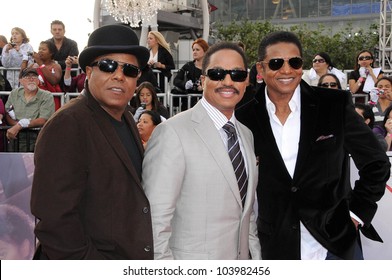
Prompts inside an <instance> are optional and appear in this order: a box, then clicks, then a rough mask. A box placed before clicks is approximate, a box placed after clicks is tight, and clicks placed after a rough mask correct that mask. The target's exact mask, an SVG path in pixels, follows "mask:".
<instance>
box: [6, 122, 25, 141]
mask: <svg viewBox="0 0 392 280" xmlns="http://www.w3.org/2000/svg"><path fill="white" fill-rule="evenodd" d="M21 129H22V126H21V125H20V124H19V123H17V124H16V125H14V126H13V127H11V128H10V129H8V130H7V139H8V140H15V139H16V136H17V135H18V133H19V131H20V130H21Z"/></svg>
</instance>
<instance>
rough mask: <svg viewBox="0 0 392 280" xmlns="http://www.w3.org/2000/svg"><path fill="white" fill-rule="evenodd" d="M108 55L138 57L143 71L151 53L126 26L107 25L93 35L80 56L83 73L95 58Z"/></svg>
mask: <svg viewBox="0 0 392 280" xmlns="http://www.w3.org/2000/svg"><path fill="white" fill-rule="evenodd" d="M108 53H129V54H133V55H134V56H136V58H137V60H138V61H139V68H140V69H143V68H144V67H145V66H146V64H147V61H148V59H149V58H150V52H149V51H148V49H147V48H146V47H143V46H140V45H139V39H138V37H137V35H136V33H135V32H134V31H133V30H132V29H131V28H130V27H127V26H124V25H117V24H113V25H105V26H102V27H100V28H98V29H96V30H94V31H93V33H91V35H90V37H89V38H88V43H87V47H86V48H85V49H84V50H83V51H82V52H81V53H80V55H79V65H80V67H81V68H82V70H83V71H86V66H89V65H91V63H92V62H93V61H94V59H95V58H97V57H98V56H101V55H104V54H108Z"/></svg>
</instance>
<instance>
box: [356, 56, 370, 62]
mask: <svg viewBox="0 0 392 280" xmlns="http://www.w3.org/2000/svg"><path fill="white" fill-rule="evenodd" d="M371 59H373V57H371V56H369V55H367V56H360V57H358V60H361V61H362V60H371Z"/></svg>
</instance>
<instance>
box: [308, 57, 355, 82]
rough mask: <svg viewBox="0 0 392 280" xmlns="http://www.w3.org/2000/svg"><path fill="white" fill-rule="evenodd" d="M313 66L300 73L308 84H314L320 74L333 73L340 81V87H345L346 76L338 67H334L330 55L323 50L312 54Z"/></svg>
mask: <svg viewBox="0 0 392 280" xmlns="http://www.w3.org/2000/svg"><path fill="white" fill-rule="evenodd" d="M312 62H313V67H312V68H311V69H310V70H309V71H308V72H306V73H304V74H303V75H302V79H303V80H305V81H306V82H307V83H308V84H309V85H311V86H316V85H317V84H318V82H319V79H320V77H321V76H322V75H325V74H328V73H330V74H334V75H335V76H336V77H337V78H338V79H339V82H340V85H341V88H343V89H346V86H347V78H346V74H344V73H343V72H342V71H340V70H339V69H336V68H335V67H334V65H333V63H332V60H331V57H330V56H329V55H328V54H327V53H325V52H319V53H317V54H316V55H315V56H314V59H313V61H312Z"/></svg>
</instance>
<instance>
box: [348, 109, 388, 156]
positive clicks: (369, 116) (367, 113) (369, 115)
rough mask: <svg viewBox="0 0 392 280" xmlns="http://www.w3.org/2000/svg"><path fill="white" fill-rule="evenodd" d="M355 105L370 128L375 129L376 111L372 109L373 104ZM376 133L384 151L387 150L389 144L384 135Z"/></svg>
mask: <svg viewBox="0 0 392 280" xmlns="http://www.w3.org/2000/svg"><path fill="white" fill-rule="evenodd" d="M354 106H355V111H356V112H357V113H358V115H360V116H361V117H362V118H363V120H364V121H365V123H366V124H367V125H368V126H369V128H370V129H373V128H374V121H375V118H374V112H373V110H372V106H370V105H368V104H363V103H355V104H354ZM374 135H375V136H376V138H377V140H378V142H379V143H380V145H381V147H382V149H383V150H384V151H387V149H388V144H387V141H386V140H385V138H384V136H382V135H380V134H379V133H374Z"/></svg>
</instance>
